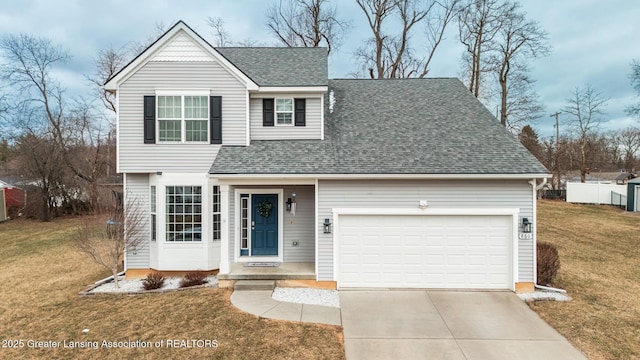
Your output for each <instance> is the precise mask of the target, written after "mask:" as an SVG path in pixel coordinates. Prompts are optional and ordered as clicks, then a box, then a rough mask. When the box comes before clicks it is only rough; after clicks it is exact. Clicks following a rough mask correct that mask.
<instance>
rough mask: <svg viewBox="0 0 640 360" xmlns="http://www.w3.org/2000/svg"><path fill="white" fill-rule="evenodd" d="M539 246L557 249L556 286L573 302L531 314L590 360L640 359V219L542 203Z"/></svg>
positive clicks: (543, 306)
mask: <svg viewBox="0 0 640 360" xmlns="http://www.w3.org/2000/svg"><path fill="white" fill-rule="evenodd" d="M538 241H547V242H550V243H552V244H554V245H556V247H557V248H558V252H559V253H560V261H561V264H562V265H561V269H560V271H559V273H558V277H557V278H556V285H557V286H558V287H561V288H564V289H566V290H567V291H568V292H569V295H570V296H571V297H572V298H573V301H570V302H538V303H535V304H533V305H531V307H532V309H533V310H535V311H536V312H537V313H538V314H540V316H541V317H542V318H543V319H545V320H546V321H547V322H548V323H549V324H551V326H553V327H554V328H556V329H557V330H558V331H559V332H560V333H561V334H562V335H564V336H565V337H567V338H568V339H569V341H571V342H572V343H573V344H574V345H576V347H578V348H579V349H580V350H581V351H582V352H583V353H585V355H587V357H589V359H638V358H640V216H638V214H632V213H627V212H624V211H622V210H619V209H617V208H615V207H610V206H595V205H575V204H568V203H565V202H558V201H540V202H538Z"/></svg>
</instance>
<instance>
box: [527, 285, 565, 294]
mask: <svg viewBox="0 0 640 360" xmlns="http://www.w3.org/2000/svg"><path fill="white" fill-rule="evenodd" d="M534 286H535V288H536V289H540V290H545V291H553V292H558V293H562V294H566V293H567V290H563V289H558V288H554V287H551V286H542V285H538V284H535V285H534Z"/></svg>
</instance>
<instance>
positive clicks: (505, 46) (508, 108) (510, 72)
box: [490, 3, 549, 127]
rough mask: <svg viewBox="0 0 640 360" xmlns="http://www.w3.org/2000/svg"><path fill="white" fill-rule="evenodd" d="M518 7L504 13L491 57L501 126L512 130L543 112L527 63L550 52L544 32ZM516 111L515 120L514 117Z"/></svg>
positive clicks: (509, 8)
mask: <svg viewBox="0 0 640 360" xmlns="http://www.w3.org/2000/svg"><path fill="white" fill-rule="evenodd" d="M519 8H520V5H519V4H517V3H513V4H509V6H508V8H507V9H506V10H505V12H504V15H503V16H504V17H503V19H502V21H501V26H500V27H499V28H498V31H497V33H496V34H495V36H494V37H493V40H494V41H493V44H494V45H493V46H494V47H495V51H494V53H493V54H492V56H491V57H490V63H491V68H492V71H493V72H494V73H495V74H496V76H497V79H498V84H499V86H500V91H499V92H500V123H501V124H502V125H503V126H505V127H507V126H510V127H514V126H515V125H516V124H517V123H518V122H521V121H523V120H526V118H527V117H528V116H530V115H531V113H533V114H536V113H539V112H540V111H541V110H542V106H540V105H539V104H536V102H537V99H536V98H537V97H536V96H535V93H533V91H532V90H531V83H532V80H531V79H530V78H529V76H528V75H527V74H528V72H529V68H528V62H529V61H531V59H535V58H537V57H540V56H545V55H547V54H548V53H549V46H548V45H547V44H546V41H547V34H546V32H544V31H543V30H542V29H541V28H540V25H539V24H538V23H537V22H534V21H530V20H527V19H526V17H525V14H524V13H522V12H519ZM511 90H514V92H513V93H512V92H511ZM516 110H517V111H518V115H520V116H518V117H516V116H513V115H516V113H515V112H516ZM509 115H512V116H511V117H510V116H509ZM523 117H524V119H523Z"/></svg>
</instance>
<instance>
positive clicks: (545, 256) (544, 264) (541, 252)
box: [536, 241, 560, 285]
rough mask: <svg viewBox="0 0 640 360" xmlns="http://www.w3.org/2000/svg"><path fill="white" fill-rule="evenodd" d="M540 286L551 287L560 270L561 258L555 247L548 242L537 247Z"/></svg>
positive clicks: (539, 243)
mask: <svg viewBox="0 0 640 360" xmlns="http://www.w3.org/2000/svg"><path fill="white" fill-rule="evenodd" d="M536 250H537V251H536V252H537V257H538V261H537V265H538V284H540V285H551V284H553V279H554V278H555V277H556V274H557V273H558V270H559V269H560V256H559V255H558V250H557V249H556V247H555V246H553V245H552V244H550V243H547V242H543V241H542V242H538V245H537V249H536Z"/></svg>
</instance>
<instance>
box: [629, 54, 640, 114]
mask: <svg viewBox="0 0 640 360" xmlns="http://www.w3.org/2000/svg"><path fill="white" fill-rule="evenodd" d="M629 79H630V80H631V86H633V90H635V92H636V95H637V96H640V61H639V60H633V62H632V63H631V74H629ZM627 114H629V115H631V116H635V117H637V118H638V117H640V101H639V102H637V103H635V104H633V105H630V106H628V107H627Z"/></svg>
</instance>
